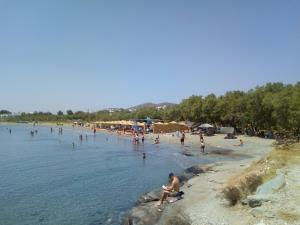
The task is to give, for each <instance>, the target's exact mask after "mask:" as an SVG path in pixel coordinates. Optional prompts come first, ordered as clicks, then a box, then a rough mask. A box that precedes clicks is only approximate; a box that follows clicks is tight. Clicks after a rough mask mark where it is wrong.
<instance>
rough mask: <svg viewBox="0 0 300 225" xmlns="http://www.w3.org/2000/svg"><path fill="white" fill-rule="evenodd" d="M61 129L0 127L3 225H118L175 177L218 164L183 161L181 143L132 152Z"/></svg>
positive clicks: (124, 143) (100, 135)
mask: <svg viewBox="0 0 300 225" xmlns="http://www.w3.org/2000/svg"><path fill="white" fill-rule="evenodd" d="M62 129H63V131H62V134H59V132H58V130H59V129H58V127H56V126H53V132H51V127H50V126H33V125H32V124H0V224H1V225H96V224H97V225H102V224H103V225H119V224H121V223H122V220H123V219H124V217H125V216H126V214H127V213H128V212H129V210H130V209H131V208H132V207H133V206H135V204H136V202H137V199H138V198H139V197H140V196H141V195H142V194H144V193H145V192H148V191H151V190H153V189H155V188H159V187H161V186H162V185H163V184H166V182H167V180H168V179H167V178H168V174H169V173H170V172H173V173H175V174H180V173H182V172H183V170H184V169H186V168H188V167H190V166H192V165H195V164H206V163H211V162H213V160H214V159H213V158H210V157H206V156H203V157H189V156H186V155H183V154H182V151H183V148H184V147H182V146H181V145H180V144H179V143H178V144H164V143H160V144H158V145H154V144H153V142H152V140H147V139H146V141H145V143H144V144H142V143H140V144H138V145H133V143H132V141H131V138H129V137H122V136H117V135H111V134H108V133H105V132H97V133H96V134H95V135H94V134H93V133H92V132H90V131H89V130H84V129H78V128H72V127H62ZM9 130H11V133H10V132H9ZM31 131H33V133H34V134H33V135H32V134H31ZM80 135H82V137H83V138H82V140H80V138H79V136H80ZM73 144H74V146H73ZM143 153H145V154H146V159H143Z"/></svg>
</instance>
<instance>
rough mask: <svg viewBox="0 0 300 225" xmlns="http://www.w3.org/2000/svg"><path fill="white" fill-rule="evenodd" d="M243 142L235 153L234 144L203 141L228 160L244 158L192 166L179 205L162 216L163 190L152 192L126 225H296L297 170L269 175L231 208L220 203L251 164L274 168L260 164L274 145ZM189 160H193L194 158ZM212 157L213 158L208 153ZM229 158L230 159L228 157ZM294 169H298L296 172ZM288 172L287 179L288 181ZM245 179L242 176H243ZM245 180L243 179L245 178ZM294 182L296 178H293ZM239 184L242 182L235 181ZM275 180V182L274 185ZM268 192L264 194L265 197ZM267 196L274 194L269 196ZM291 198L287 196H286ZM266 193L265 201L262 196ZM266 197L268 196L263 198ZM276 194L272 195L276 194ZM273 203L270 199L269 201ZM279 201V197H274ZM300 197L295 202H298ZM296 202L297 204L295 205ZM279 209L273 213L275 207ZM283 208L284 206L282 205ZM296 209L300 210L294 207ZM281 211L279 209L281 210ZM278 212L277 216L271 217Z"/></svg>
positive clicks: (263, 141)
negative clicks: (159, 202) (158, 205)
mask: <svg viewBox="0 0 300 225" xmlns="http://www.w3.org/2000/svg"><path fill="white" fill-rule="evenodd" d="M160 138H161V141H165V142H169V143H172V142H174V143H176V142H177V140H176V138H174V137H173V136H166V137H164V136H161V137H160ZM238 138H242V139H243V141H244V146H242V147H237V146H236V145H235V143H236V142H237V140H225V139H224V138H223V137H222V136H221V135H217V136H214V137H207V138H205V139H206V143H209V145H210V146H215V147H218V148H220V149H223V150H224V151H225V152H228V151H229V152H230V155H231V154H232V155H234V154H238V155H245V156H248V157H243V158H241V159H238V160H236V158H234V160H226V161H224V162H220V163H215V164H211V165H207V166H193V167H190V168H188V169H186V170H185V171H184V173H183V175H182V176H181V177H180V178H181V179H182V181H183V186H182V187H181V190H182V191H184V192H185V194H184V198H183V199H182V200H179V201H176V202H174V203H166V204H165V206H164V209H163V211H162V212H159V211H158V210H157V208H156V207H155V204H156V203H157V200H158V199H159V196H160V192H161V189H157V190H154V191H151V192H149V193H147V194H145V195H143V196H141V198H140V199H139V200H138V203H137V205H136V207H134V208H133V209H132V210H131V211H130V213H129V215H128V217H127V218H126V219H125V220H124V223H123V224H124V225H152V224H153V225H168V224H170V225H177V224H178V225H244V224H245V225H246V224H253V225H255V224H261V225H263V224H264V225H276V224H299V223H297V222H298V215H300V214H299V207H297V206H296V205H297V203H299V198H294V199H292V196H295V195H297V193H295V190H296V187H298V186H297V185H296V181H298V180H299V181H300V179H299V176H298V177H297V176H296V175H295V174H297V173H296V171H299V166H297V164H293V165H291V164H289V165H288V166H287V167H286V168H284V167H282V168H281V169H280V170H278V171H281V172H278V175H276V174H273V175H272V176H273V177H271V178H270V179H269V182H264V183H263V184H262V185H261V186H260V187H259V188H258V189H257V191H256V192H254V193H252V194H251V195H250V194H249V196H248V197H246V198H244V199H241V201H240V202H238V204H236V205H235V206H232V204H231V203H230V201H228V199H226V198H225V197H224V193H223V191H224V188H225V187H226V185H228V181H229V180H230V179H232V178H235V177H239V176H237V174H243V171H247V170H251V169H252V167H253V164H255V163H257V162H259V163H261V164H262V165H263V166H264V168H265V169H266V170H268V169H269V168H268V167H270V166H272V165H271V164H269V163H274V162H269V161H268V163H266V162H265V161H264V159H265V157H266V156H267V155H269V154H271V153H272V151H274V146H273V144H274V141H273V140H267V139H260V138H253V137H244V136H243V137H238ZM187 140H188V141H189V142H188V144H190V145H194V146H196V145H197V141H198V139H197V137H192V136H188V137H187ZM191 154H193V155H196V153H195V152H191ZM209 154H215V153H209ZM230 155H229V157H230ZM296 167H297V168H296ZM286 171H289V172H288V173H289V174H290V175H287V174H286V173H287V172H286ZM245 174H246V173H245ZM245 176H246V175H245ZM295 177H297V178H295ZM238 179H240V178H237V182H241V181H242V180H238ZM273 179H275V181H274V180H273ZM267 192H268V193H267ZM270 192H271V193H272V194H270ZM289 192H291V193H289ZM262 193H264V195H262ZM266 193H267V194H266ZM275 193H276V194H275ZM287 193H289V196H288V199H290V206H289V210H283V209H282V206H280V204H282V203H283V202H284V197H283V196H284V194H287ZM270 196H272V197H271V199H268V198H267V197H270ZM276 196H277V197H276ZM298 197H299V196H298ZM295 199H298V200H295ZM274 205H277V208H276V207H275V208H276V209H275V208H274V207H273V206H274ZM283 205H284V204H283ZM298 205H300V204H298ZM280 208H281V209H280ZM272 211H275V212H278V214H276V215H275V214H274V213H272Z"/></svg>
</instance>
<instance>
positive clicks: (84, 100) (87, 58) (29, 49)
mask: <svg viewBox="0 0 300 225" xmlns="http://www.w3.org/2000/svg"><path fill="white" fill-rule="evenodd" d="M299 12H300V1H298V0H288V1H285V0H282V1H279V0H252V1H247V0H236V1H233V0H226V1H225V0H219V1H215V0H196V1H193V0H187V1H184V0H181V1H178V0H169V1H167V0H151V1H145V0H136V1H133V0H126V1H125V0H119V1H116V0H110V1H101V0H99V1H96V0H59V1H58V0H51V1H50V0H48V1H47V0H44V1H39V0H35V1H33V0H26V1H23V0H19V1H16V0H0V109H8V110H10V111H12V112H32V111H50V112H57V111H58V110H67V109H72V110H74V111H76V110H83V111H86V110H89V111H95V110H100V109H104V108H109V107H123V108H127V107H131V106H134V105H137V104H140V103H145V102H155V103H159V102H165V101H167V102H174V103H179V102H180V101H181V100H182V99H184V98H187V97H189V96H190V95H193V94H194V95H202V96H205V95H208V94H210V93H215V94H216V95H222V94H224V93H226V91H232V90H244V91H247V90H249V89H251V88H254V87H256V86H257V85H263V84H265V83H267V82H284V83H291V84H294V83H296V82H297V81H299V80H300V79H299V78H300V13H299Z"/></svg>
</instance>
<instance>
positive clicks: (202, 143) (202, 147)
mask: <svg viewBox="0 0 300 225" xmlns="http://www.w3.org/2000/svg"><path fill="white" fill-rule="evenodd" d="M200 145H201V150H202V152H203V153H204V148H205V144H204V140H203V139H202V140H201V142H200Z"/></svg>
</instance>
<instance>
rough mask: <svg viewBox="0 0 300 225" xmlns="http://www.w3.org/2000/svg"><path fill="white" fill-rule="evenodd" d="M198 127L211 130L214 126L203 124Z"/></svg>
mask: <svg viewBox="0 0 300 225" xmlns="http://www.w3.org/2000/svg"><path fill="white" fill-rule="evenodd" d="M199 127H200V128H212V127H214V126H212V125H210V124H208V123H203V124H201V125H200V126H199Z"/></svg>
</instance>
